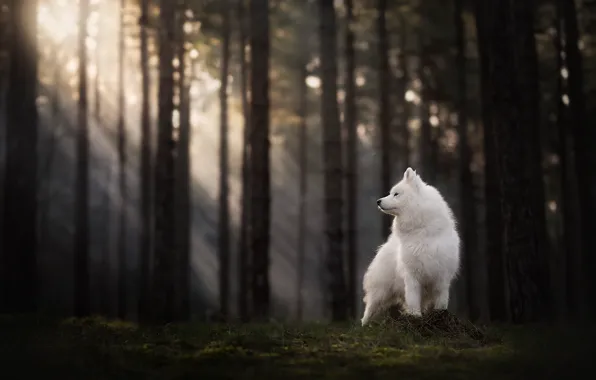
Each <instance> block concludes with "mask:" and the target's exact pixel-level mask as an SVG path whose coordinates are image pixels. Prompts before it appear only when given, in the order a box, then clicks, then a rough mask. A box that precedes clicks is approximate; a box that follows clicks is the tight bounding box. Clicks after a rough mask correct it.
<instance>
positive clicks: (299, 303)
mask: <svg viewBox="0 0 596 380" xmlns="http://www.w3.org/2000/svg"><path fill="white" fill-rule="evenodd" d="M308 55H309V52H308V49H307V48H305V49H304V50H303V52H302V57H301V61H300V71H299V75H298V79H299V83H298V88H299V90H298V91H299V98H298V99H299V104H298V117H299V118H300V126H299V127H298V152H299V154H298V165H299V167H300V174H299V179H298V187H299V191H300V195H299V196H300V199H299V201H298V244H297V249H296V255H297V260H296V261H297V263H296V266H297V268H296V272H297V284H296V317H297V318H296V319H297V320H298V321H301V320H302V317H303V309H304V307H303V288H304V269H305V268H304V262H305V255H306V217H307V215H306V213H307V208H306V195H307V191H308V181H307V180H308V156H307V144H308V123H307V119H308V87H307V85H306V78H307V77H308V69H307V64H308V61H309V59H308Z"/></svg>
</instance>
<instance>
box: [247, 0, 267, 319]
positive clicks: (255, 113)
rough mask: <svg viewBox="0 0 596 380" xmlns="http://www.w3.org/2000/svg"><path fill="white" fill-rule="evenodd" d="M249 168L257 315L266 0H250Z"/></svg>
mask: <svg viewBox="0 0 596 380" xmlns="http://www.w3.org/2000/svg"><path fill="white" fill-rule="evenodd" d="M250 21H251V33H250V46H251V59H250V66H251V78H250V83H251V86H250V88H251V112H250V123H251V128H250V130H251V136H250V137H251V138H250V143H251V144H250V145H251V160H250V163H251V169H250V183H251V186H250V196H251V206H250V226H251V233H250V256H251V258H252V297H253V299H252V301H253V313H254V316H255V317H256V318H257V319H264V318H266V317H267V316H268V314H269V307H270V305H269V304H270V294H269V293H270V291H269V242H270V235H269V233H270V230H269V229H270V224H271V219H270V218H271V215H270V212H271V210H270V209H271V192H270V189H271V179H270V176H271V174H270V170H269V150H270V141H269V117H270V116H269V107H270V106H269V52H270V42H269V38H270V37H269V22H270V21H269V0H252V1H251V2H250Z"/></svg>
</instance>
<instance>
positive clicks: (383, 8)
mask: <svg viewBox="0 0 596 380" xmlns="http://www.w3.org/2000/svg"><path fill="white" fill-rule="evenodd" d="M386 13H387V0H377V36H378V39H379V43H378V46H377V47H378V49H377V54H378V56H379V71H378V76H379V129H380V133H379V139H380V142H381V144H380V145H381V192H382V193H385V192H388V191H389V189H390V188H391V185H392V183H391V181H392V179H391V162H392V157H391V152H392V150H393V148H394V147H392V144H391V142H392V139H391V114H390V109H389V107H390V106H391V105H390V100H389V92H390V90H391V89H390V83H391V82H390V80H389V78H390V75H391V73H390V71H389V38H388V36H387V16H386ZM348 204H349V205H350V206H351V204H350V203H348ZM348 208H349V207H348ZM381 218H382V225H383V229H382V234H383V238H384V237H386V235H387V233H388V232H387V231H389V228H390V227H391V218H389V217H388V216H387V215H385V214H381ZM348 236H349V235H348Z"/></svg>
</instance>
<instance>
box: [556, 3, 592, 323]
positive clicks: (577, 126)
mask: <svg viewBox="0 0 596 380" xmlns="http://www.w3.org/2000/svg"><path fill="white" fill-rule="evenodd" d="M563 5H564V6H563V17H564V20H565V53H566V54H565V56H566V57H567V67H568V71H569V77H568V83H569V99H570V103H569V104H570V106H569V107H570V115H571V117H572V120H571V121H572V123H573V126H574V128H573V138H574V148H575V172H576V174H577V188H578V193H579V204H580V205H581V208H580V221H581V239H582V247H581V252H582V255H581V267H582V268H583V271H582V274H581V275H582V287H581V289H583V291H584V293H583V297H582V298H586V299H585V300H584V302H585V305H586V306H587V310H586V311H587V312H588V313H589V315H590V317H595V316H596V293H595V292H596V280H595V279H594V272H595V271H596V259H595V258H594V253H595V252H596V236H594V232H593V230H592V228H593V226H594V223H596V175H595V174H594V173H596V151H595V150H594V143H596V131H595V130H594V127H593V126H592V125H590V124H589V123H588V120H587V118H586V97H585V93H584V88H583V86H584V74H583V64H582V55H581V52H580V50H579V46H578V43H579V30H578V25H577V10H576V7H575V1H565V2H564V4H563ZM575 275H576V276H577V273H576V274H575Z"/></svg>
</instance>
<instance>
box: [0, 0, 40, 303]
mask: <svg viewBox="0 0 596 380" xmlns="http://www.w3.org/2000/svg"><path fill="white" fill-rule="evenodd" d="M11 12H12V15H13V16H12V17H13V23H12V38H11V39H10V42H9V49H10V55H9V57H10V65H9V68H8V93H7V96H6V102H7V104H6V135H5V137H6V156H5V159H6V161H5V167H4V169H5V172H4V194H3V198H4V199H3V200H4V207H3V213H2V215H3V222H2V225H1V228H2V230H3V231H2V232H1V234H2V246H1V247H0V258H1V261H0V268H1V278H0V284H1V290H2V294H1V295H0V296H1V297H2V298H1V299H0V311H1V312H5V313H31V312H35V311H36V309H37V295H38V286H37V285H38V282H37V230H38V228H37V208H38V206H37V193H38V190H37V187H38V181H37V170H38V164H37V159H38V153H37V145H38V142H37V141H38V140H37V137H38V114H37V105H36V98H37V66H38V54H37V1H36V0H27V1H25V0H23V1H15V2H13V6H12V9H11Z"/></svg>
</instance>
